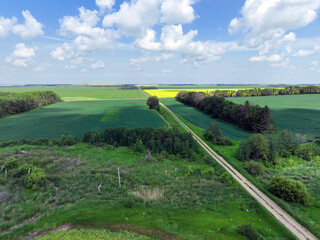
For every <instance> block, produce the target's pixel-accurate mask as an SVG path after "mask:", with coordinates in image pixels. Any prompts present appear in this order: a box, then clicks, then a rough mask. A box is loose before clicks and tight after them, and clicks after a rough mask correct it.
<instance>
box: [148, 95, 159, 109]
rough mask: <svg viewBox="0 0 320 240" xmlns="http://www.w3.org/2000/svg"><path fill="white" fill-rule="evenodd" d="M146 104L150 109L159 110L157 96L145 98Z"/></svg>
mask: <svg viewBox="0 0 320 240" xmlns="http://www.w3.org/2000/svg"><path fill="white" fill-rule="evenodd" d="M147 105H148V106H149V108H150V109H155V110H159V108H160V103H159V99H158V97H157V96H150V97H148V99H147Z"/></svg>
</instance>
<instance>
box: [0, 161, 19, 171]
mask: <svg viewBox="0 0 320 240" xmlns="http://www.w3.org/2000/svg"><path fill="white" fill-rule="evenodd" d="M3 167H4V169H7V170H12V169H15V168H17V167H18V160H17V159H15V158H10V159H9V160H7V161H6V162H5V163H4V165H3Z"/></svg>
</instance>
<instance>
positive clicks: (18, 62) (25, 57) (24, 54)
mask: <svg viewBox="0 0 320 240" xmlns="http://www.w3.org/2000/svg"><path fill="white" fill-rule="evenodd" d="M36 50H37V47H26V45H25V44H24V43H19V44H17V45H16V47H15V50H14V51H13V53H12V54H11V55H10V56H8V57H7V58H6V62H7V63H10V64H11V65H12V66H15V67H28V66H29V62H33V57H35V55H36Z"/></svg>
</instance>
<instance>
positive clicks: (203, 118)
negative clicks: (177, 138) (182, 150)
mask: <svg viewBox="0 0 320 240" xmlns="http://www.w3.org/2000/svg"><path fill="white" fill-rule="evenodd" d="M161 102H162V103H163V104H165V105H166V106H167V107H168V108H169V109H170V110H172V111H173V112H175V113H177V114H179V115H180V116H181V117H183V118H184V119H186V120H187V121H189V122H190V123H192V124H194V125H196V126H198V127H200V128H203V129H207V128H208V127H209V125H210V123H212V122H216V123H218V124H219V128H220V129H221V130H222V132H223V134H224V135H225V136H227V137H230V138H232V139H233V140H243V139H247V138H248V137H249V135H250V133H249V132H247V131H244V130H242V129H240V128H238V127H236V126H234V125H233V124H230V123H227V122H224V121H222V120H220V119H214V118H211V117H210V116H209V115H207V114H205V113H203V112H201V111H200V110H198V109H196V108H193V107H190V106H187V105H184V104H183V103H181V102H178V101H176V100H175V99H172V98H171V99H170V98H167V99H161Z"/></svg>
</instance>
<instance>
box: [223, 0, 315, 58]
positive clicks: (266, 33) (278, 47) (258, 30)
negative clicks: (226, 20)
mask: <svg viewBox="0 0 320 240" xmlns="http://www.w3.org/2000/svg"><path fill="white" fill-rule="evenodd" d="M319 8H320V1H319V0H299V1H298V0H246V2H245V4H244V6H243V7H242V9H241V15H242V16H241V17H239V18H234V19H233V20H232V21H231V22H230V25H229V33H230V34H235V33H241V34H242V35H243V39H242V40H241V42H240V44H241V45H244V46H247V47H251V48H260V52H259V55H258V56H257V57H254V58H252V59H251V60H254V61H257V60H258V61H260V60H261V61H270V60H272V61H273V60H275V56H276V55H282V56H283V57H282V58H283V59H285V58H284V55H287V56H288V55H289V54H290V53H291V45H292V43H293V42H295V41H296V35H295V34H294V33H293V32H289V31H293V30H296V29H299V28H302V27H305V26H307V25H309V24H310V23H311V22H313V21H314V20H315V19H316V18H317V10H318V9H319ZM288 32H289V33H288ZM288 50H290V51H288ZM305 54H308V52H300V53H298V55H305ZM276 59H279V57H278V58H276Z"/></svg>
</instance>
